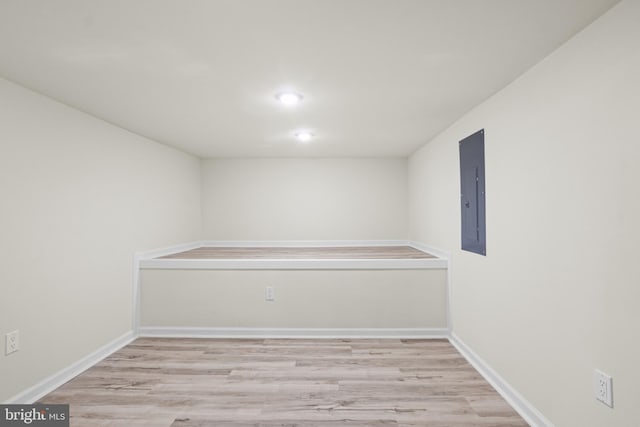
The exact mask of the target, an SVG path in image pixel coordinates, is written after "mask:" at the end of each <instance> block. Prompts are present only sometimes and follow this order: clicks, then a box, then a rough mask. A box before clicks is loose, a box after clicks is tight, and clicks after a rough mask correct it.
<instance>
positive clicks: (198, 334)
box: [138, 326, 448, 339]
mask: <svg viewBox="0 0 640 427" xmlns="http://www.w3.org/2000/svg"><path fill="white" fill-rule="evenodd" d="M138 332H139V336H140V337H163V338H326V339H331V338H334V339H335V338H338V339H339V338H353V339H357V338H395V339H411V338H414V339H417V338H420V339H438V338H439V339H443V338H447V337H448V332H447V329H446V328H206V327H193V328H189V327H163V326H158V327H156V326H143V327H141V328H140V329H139V330H138Z"/></svg>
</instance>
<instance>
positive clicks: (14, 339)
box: [4, 331, 20, 355]
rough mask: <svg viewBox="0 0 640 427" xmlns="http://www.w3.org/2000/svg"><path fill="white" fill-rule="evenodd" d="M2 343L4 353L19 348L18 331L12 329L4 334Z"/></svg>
mask: <svg viewBox="0 0 640 427" xmlns="http://www.w3.org/2000/svg"><path fill="white" fill-rule="evenodd" d="M4 344H5V347H4V349H5V355H9V354H11V353H15V352H16V351H18V350H20V332H19V331H13V332H9V333H8V334H6V335H5V336H4Z"/></svg>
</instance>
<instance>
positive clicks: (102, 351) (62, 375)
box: [5, 331, 136, 404]
mask: <svg viewBox="0 0 640 427" xmlns="http://www.w3.org/2000/svg"><path fill="white" fill-rule="evenodd" d="M135 338H136V336H135V334H134V333H133V331H129V332H127V333H125V334H124V335H122V336H120V337H118V338H116V339H115V340H113V341H111V342H110V343H108V344H106V345H104V346H102V347H100V348H98V349H97V350H95V351H94V352H92V353H90V354H88V355H86V356H85V357H83V358H82V359H80V360H78V361H77V362H75V363H72V364H71V365H69V366H67V367H66V368H64V369H62V370H60V371H58V372H56V373H55V374H53V375H50V376H49V377H47V378H45V379H43V380H42V381H40V382H38V383H37V384H35V385H33V386H31V387H29V388H28V389H26V390H24V391H22V392H20V393H18V394H16V395H15V396H13V397H12V398H10V399H9V400H7V401H6V402H5V403H6V404H12V403H15V404H31V403H34V402H36V401H37V400H38V399H40V398H42V397H43V396H45V395H47V394H49V393H51V392H52V391H53V390H55V389H57V388H58V387H60V386H61V385H63V384H64V383H66V382H67V381H69V380H71V379H73V378H75V377H76V376H78V375H80V374H81V373H83V372H84V371H86V370H87V369H89V368H90V367H92V366H94V365H95V364H97V363H98V362H100V361H101V360H103V359H104V358H106V357H108V356H110V355H111V354H113V353H115V352H116V351H118V350H120V349H121V348H122V347H124V346H125V345H127V344H129V343H131V342H132V341H133V340H134V339H135Z"/></svg>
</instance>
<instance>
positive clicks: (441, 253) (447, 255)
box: [405, 240, 451, 260]
mask: <svg viewBox="0 0 640 427" xmlns="http://www.w3.org/2000/svg"><path fill="white" fill-rule="evenodd" d="M405 245H408V246H411V247H412V248H414V249H418V250H419V251H422V252H427V253H430V254H431V255H435V256H437V257H438V258H442V259H446V260H449V259H451V252H449V251H446V250H444V249H440V248H436V247H435V246H431V245H427V244H424V243H421V242H415V241H413V240H407V241H406V242H405Z"/></svg>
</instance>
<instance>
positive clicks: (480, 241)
mask: <svg viewBox="0 0 640 427" xmlns="http://www.w3.org/2000/svg"><path fill="white" fill-rule="evenodd" d="M460 206H461V218H462V231H461V234H462V250H465V251H469V252H474V253H477V254H480V255H487V230H486V224H485V215H486V213H485V211H486V209H485V188H484V129H483V130H480V131H478V132H476V133H474V134H473V135H470V136H468V137H466V138H465V139H463V140H462V141H460Z"/></svg>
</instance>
